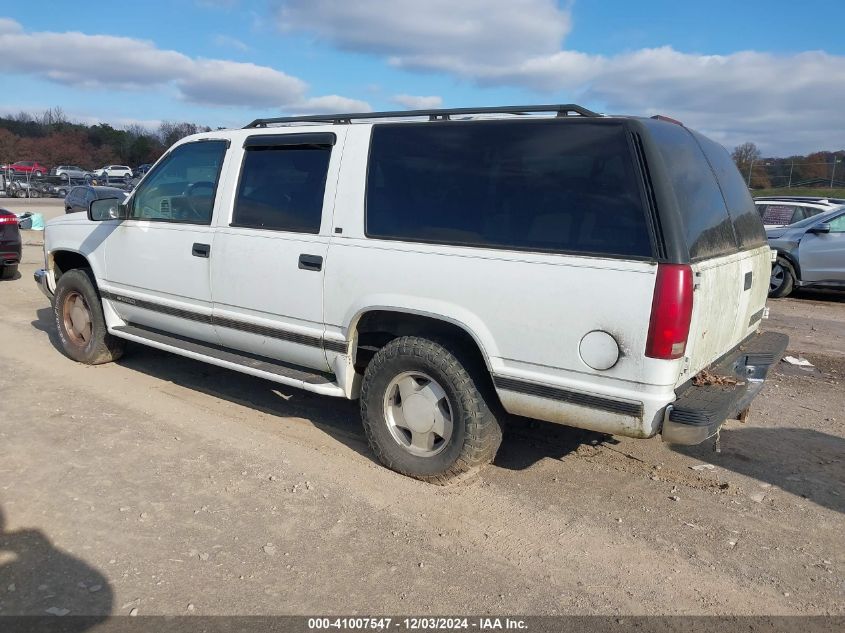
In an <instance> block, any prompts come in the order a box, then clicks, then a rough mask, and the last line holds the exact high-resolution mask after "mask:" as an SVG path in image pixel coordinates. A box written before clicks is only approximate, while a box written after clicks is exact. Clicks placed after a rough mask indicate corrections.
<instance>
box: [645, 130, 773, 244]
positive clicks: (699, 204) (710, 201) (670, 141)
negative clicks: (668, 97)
mask: <svg viewBox="0 0 845 633" xmlns="http://www.w3.org/2000/svg"><path fill="white" fill-rule="evenodd" d="M645 123H646V125H647V126H648V128H649V129H650V131H651V136H652V139H653V140H654V141H655V143H656V144H657V148H658V150H659V151H660V154H661V156H662V157H663V162H664V163H665V166H666V169H667V171H668V173H669V177H670V180H671V185H672V189H673V190H674V192H675V198H676V199H677V201H678V208H679V209H680V212H681V220H682V223H683V226H684V234H685V236H686V243H687V247H688V248H689V256H690V259H693V260H696V259H704V258H707V257H717V256H719V255H727V254H729V253H734V252H736V250H737V245H736V239H735V237H734V229H733V224H732V222H731V217H730V216H729V215H728V210H727V207H726V206H725V200H724V199H723V198H722V191H721V189H720V188H719V184H718V183H717V182H716V178H715V176H714V175H713V170H712V169H711V168H710V163H708V162H707V159H706V158H705V157H704V153H703V152H702V151H701V148H700V147H699V145H698V143H696V141H695V139H694V138H693V137H692V135H691V134H690V133H689V131H688V130H687V129H686V128H684V127H682V126H680V125H675V124H674V123H664V122H660V121H648V122H645ZM749 199H750V198H749ZM752 211H753V212H754V214H755V216H757V222H758V223H759V222H760V219H759V215H757V212H756V211H754V208H753V203H752Z"/></svg>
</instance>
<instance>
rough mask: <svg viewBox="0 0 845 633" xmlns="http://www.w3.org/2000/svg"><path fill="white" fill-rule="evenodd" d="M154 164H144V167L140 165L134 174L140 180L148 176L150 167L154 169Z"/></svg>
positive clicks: (134, 170) (133, 171)
mask: <svg viewBox="0 0 845 633" xmlns="http://www.w3.org/2000/svg"><path fill="white" fill-rule="evenodd" d="M152 166H153V165H152V163H144V164H143V165H138V166H137V167H136V168H135V169H133V170H132V174H133V175H134V176H135V177H136V178H138V177H141V176H143V175H144V174H146V173H147V172H148V171H150V167H152Z"/></svg>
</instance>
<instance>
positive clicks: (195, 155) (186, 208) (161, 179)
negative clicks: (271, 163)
mask: <svg viewBox="0 0 845 633" xmlns="http://www.w3.org/2000/svg"><path fill="white" fill-rule="evenodd" d="M227 147H228V144H227V143H226V141H196V142H193V143H186V144H184V145H180V146H179V147H177V148H175V149H174V150H173V151H172V152H170V154H168V155H167V157H166V158H165V159H164V160H163V161H162V162H160V163H159V164H158V166H157V167H156V169H155V171H154V172H152V173H150V175H149V177H148V178H147V179H146V180H144V182H143V183H141V185H139V187H138V190H137V192H136V193H135V196H134V199H133V202H132V212H131V215H130V218H132V219H136V220H157V221H161V222H180V223H185V224H210V223H211V214H212V211H213V209H214V195H215V193H216V191H217V179H218V178H219V176H220V167H221V166H222V164H223V158H224V156H225V155H226V148H227Z"/></svg>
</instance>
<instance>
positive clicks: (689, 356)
mask: <svg viewBox="0 0 845 633" xmlns="http://www.w3.org/2000/svg"><path fill="white" fill-rule="evenodd" d="M648 125H649V127H650V128H651V135H652V138H653V140H654V141H655V142H656V143H657V145H658V149H659V152H660V154H662V156H663V162H664V165H665V167H666V170H667V172H668V174H669V179H670V181H671V187H672V189H673V190H674V197H675V200H676V202H677V210H678V213H679V215H680V219H681V228H682V238H681V239H682V240H683V241H684V242H685V244H684V246H685V247H686V249H687V252H688V255H689V262H690V266H691V268H692V271H693V283H694V287H695V292H694V295H693V314H692V322H691V325H690V333H689V338H688V341H687V348H686V355H685V359H684V360H685V362H684V369H683V371H682V374H681V375H680V377H679V379H678V383H679V384H680V383H682V382H685V381H686V380H688V379H689V377H690V376H692V375H694V374H696V373H697V372H698V371H699V370H701V369H703V368H705V367H707V366H708V365H709V364H710V363H712V362H713V361H715V360H716V359H718V358H719V357H720V356H722V355H723V354H725V353H726V352H728V351H730V350H731V349H732V348H734V347H736V346H737V345H738V344H739V343H740V342H742V340H743V339H745V338H746V337H747V336H748V335H750V334H751V333H753V332H754V331H755V330H756V329H757V327H758V326H759V324H760V320H761V319H762V316H763V309H764V307H765V303H766V297H767V294H768V288H769V276H770V273H771V259H770V255H769V247H768V243H767V241H766V234H765V231H764V230H763V224H762V222H761V220H760V214H759V213H758V211H757V210H756V208H755V206H754V201H753V199H752V198H751V195H750V194H749V192H748V188H747V187H746V185H745V182H744V181H743V179H742V176H741V175H740V174H739V171H738V170H737V168H736V166H735V165H734V163H733V160H732V159H731V157H730V155H729V154H728V153H727V151H726V150H725V149H724V148H723V147H722V146H721V145H718V144H717V143H714V142H713V141H711V140H709V139H707V138H706V137H703V136H701V135H699V134H696V133H695V132H692V131H690V130H687V129H686V128H684V127H682V126H680V125H675V124H671V123H665V122H659V121H655V122H654V123H653V124H651V123H650V124H648Z"/></svg>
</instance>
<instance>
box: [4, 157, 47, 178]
mask: <svg viewBox="0 0 845 633" xmlns="http://www.w3.org/2000/svg"><path fill="white" fill-rule="evenodd" d="M7 169H8V170H9V171H13V172H15V173H16V174H32V175H33V176H35V177H36V178H39V177H41V176H43V175H44V174H46V173H48V172H49V170H48V169H47V167H46V166H44V165H42V164H41V163H39V162H38V161H37V160H19V161H17V162H15V163H12V164H11V165H8V166H7Z"/></svg>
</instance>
